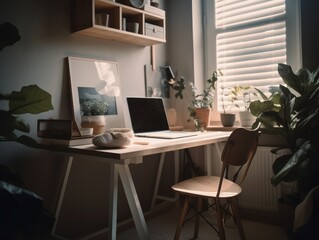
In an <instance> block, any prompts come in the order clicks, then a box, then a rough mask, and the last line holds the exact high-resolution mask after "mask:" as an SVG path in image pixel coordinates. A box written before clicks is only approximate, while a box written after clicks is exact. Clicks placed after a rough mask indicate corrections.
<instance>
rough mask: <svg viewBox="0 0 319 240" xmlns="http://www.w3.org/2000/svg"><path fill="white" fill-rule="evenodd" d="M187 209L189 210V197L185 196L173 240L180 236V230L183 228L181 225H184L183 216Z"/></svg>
mask: <svg viewBox="0 0 319 240" xmlns="http://www.w3.org/2000/svg"><path fill="white" fill-rule="evenodd" d="M188 208H189V197H188V196H186V197H185V200H184V206H183V209H182V211H181V214H180V216H179V220H178V224H177V227H176V231H175V236H174V240H178V239H179V237H180V235H181V231H182V228H183V224H184V221H185V216H186V214H187V211H188Z"/></svg>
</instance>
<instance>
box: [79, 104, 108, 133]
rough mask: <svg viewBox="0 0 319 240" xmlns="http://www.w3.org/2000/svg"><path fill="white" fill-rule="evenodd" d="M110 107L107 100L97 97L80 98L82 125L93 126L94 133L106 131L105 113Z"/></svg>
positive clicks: (85, 126)
mask: <svg viewBox="0 0 319 240" xmlns="http://www.w3.org/2000/svg"><path fill="white" fill-rule="evenodd" d="M108 109H109V104H108V103H107V102H106V101H105V100H101V99H97V98H84V99H81V100H80V110H81V126H82V127H83V128H93V135H97V134H100V133H103V132H104V131H105V126H106V123H105V114H107V111H108Z"/></svg>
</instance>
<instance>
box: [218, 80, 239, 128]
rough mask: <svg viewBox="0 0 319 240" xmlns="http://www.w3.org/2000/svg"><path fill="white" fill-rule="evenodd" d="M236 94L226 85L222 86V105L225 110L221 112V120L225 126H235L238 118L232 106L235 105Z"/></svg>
mask: <svg viewBox="0 0 319 240" xmlns="http://www.w3.org/2000/svg"><path fill="white" fill-rule="evenodd" d="M226 97H227V98H229V100H228V101H230V102H231V103H232V104H227V103H228V101H226ZM234 100H235V95H234V93H233V92H232V91H229V90H228V91H227V89H226V88H225V87H223V86H222V87H221V105H222V109H223V112H222V113H220V121H221V123H222V125H223V126H224V127H232V126H234V123H235V120H236V114H235V113H232V112H231V111H232V108H233V106H234V104H233V103H234Z"/></svg>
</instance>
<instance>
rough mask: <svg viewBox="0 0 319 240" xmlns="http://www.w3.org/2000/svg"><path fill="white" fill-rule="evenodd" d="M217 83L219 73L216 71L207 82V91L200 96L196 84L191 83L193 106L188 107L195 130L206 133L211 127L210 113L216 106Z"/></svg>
mask: <svg viewBox="0 0 319 240" xmlns="http://www.w3.org/2000/svg"><path fill="white" fill-rule="evenodd" d="M216 81H217V72H216V71H214V72H213V74H212V76H211V77H210V78H209V79H208V80H207V81H206V83H205V84H206V86H205V89H203V92H202V93H200V94H198V93H197V88H196V86H195V85H194V83H192V82H191V83H190V87H191V90H192V100H191V105H190V106H189V107H188V111H189V115H190V118H191V119H189V120H188V121H191V120H192V121H193V122H194V124H195V130H200V131H204V130H205V128H206V127H207V126H208V125H209V121H210V113H211V110H212V108H213V105H214V92H215V83H216Z"/></svg>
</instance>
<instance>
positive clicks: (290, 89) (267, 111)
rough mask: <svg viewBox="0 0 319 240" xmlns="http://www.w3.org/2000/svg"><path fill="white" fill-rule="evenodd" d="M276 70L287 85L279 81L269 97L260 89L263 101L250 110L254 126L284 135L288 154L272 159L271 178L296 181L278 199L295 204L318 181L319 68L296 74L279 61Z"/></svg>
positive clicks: (252, 106)
mask: <svg viewBox="0 0 319 240" xmlns="http://www.w3.org/2000/svg"><path fill="white" fill-rule="evenodd" d="M278 73H279V75H280V76H281V78H282V79H283V81H284V82H285V84H286V85H279V88H278V89H279V91H276V92H274V93H272V95H271V96H270V97H267V96H265V95H264V94H263V92H261V91H260V95H261V96H262V97H263V101H260V100H256V101H253V102H251V103H250V110H251V112H252V114H254V115H255V116H256V117H257V119H256V122H255V123H254V126H255V125H256V124H258V123H262V125H263V128H264V131H265V132H269V133H271V134H278V135H281V136H283V137H284V138H285V139H286V144H287V147H286V148H287V149H288V150H289V151H288V154H281V156H279V157H278V158H277V159H276V160H275V162H274V164H273V170H274V176H273V177H272V178H271V182H272V184H273V185H274V186H277V185H278V184H280V183H283V182H289V183H291V182H297V183H298V188H297V191H295V192H290V193H289V194H285V195H283V196H282V198H281V199H280V201H282V202H285V203H287V201H290V202H293V203H294V204H295V206H296V205H298V204H299V203H300V202H301V201H302V200H304V199H305V198H306V196H307V195H308V194H309V193H310V192H311V190H312V189H314V188H315V187H316V186H318V185H319V164H318V159H319V148H318V146H319V121H318V119H319V106H318V102H319V68H318V69H317V70H316V71H314V72H310V71H309V70H308V69H306V68H302V69H300V70H299V71H298V72H297V73H296V74H295V73H294V72H293V71H292V69H291V67H290V66H289V65H285V64H282V63H279V64H278ZM280 150H283V148H277V149H274V150H273V151H272V152H273V153H277V152H279V151H280ZM317 203H318V201H317ZM317 214H318V212H317ZM296 216H297V215H296ZM309 216H311V212H310V213H309ZM296 221H298V220H297V219H295V222H296ZM309 230H310V229H309ZM313 230H314V229H313ZM290 231H291V230H290ZM316 232H317V230H316Z"/></svg>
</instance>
